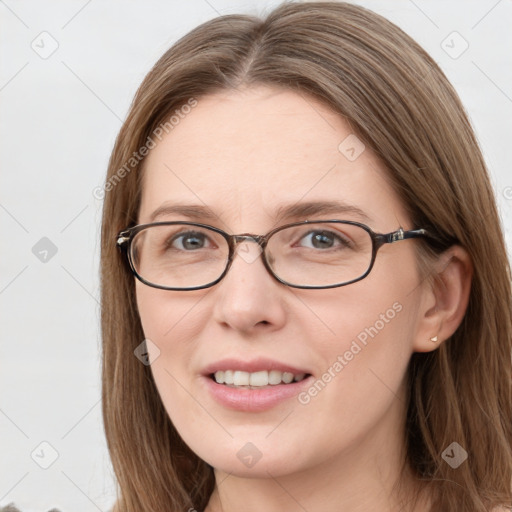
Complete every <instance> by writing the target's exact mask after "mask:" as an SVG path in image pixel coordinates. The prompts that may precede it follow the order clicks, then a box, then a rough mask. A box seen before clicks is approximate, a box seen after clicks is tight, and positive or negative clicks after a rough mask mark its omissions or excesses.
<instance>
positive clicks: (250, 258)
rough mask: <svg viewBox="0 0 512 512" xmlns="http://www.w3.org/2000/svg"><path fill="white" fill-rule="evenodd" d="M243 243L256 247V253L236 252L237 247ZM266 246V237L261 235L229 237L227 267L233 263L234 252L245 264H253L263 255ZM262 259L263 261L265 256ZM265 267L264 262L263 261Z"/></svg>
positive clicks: (248, 234) (248, 251) (247, 251)
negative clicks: (251, 243) (252, 244)
mask: <svg viewBox="0 0 512 512" xmlns="http://www.w3.org/2000/svg"><path fill="white" fill-rule="evenodd" d="M244 242H254V243H255V244H257V245H258V250H257V251H250V250H249V249H247V250H245V251H244V250H238V251H237V250H236V249H237V246H238V245H239V244H242V243H244ZM266 244H267V237H266V236H262V235H254V234H252V233H242V234H241V235H231V236H230V237H229V245H230V249H231V250H230V261H229V266H231V263H232V261H233V258H234V256H235V252H236V253H237V254H238V255H239V256H240V257H241V258H242V259H243V260H244V261H245V262H246V263H253V262H254V261H255V260H257V259H258V258H259V257H260V256H262V255H263V254H264V249H265V246H266ZM263 259H264V260H265V256H263ZM264 263H265V266H267V265H266V262H265V261H264Z"/></svg>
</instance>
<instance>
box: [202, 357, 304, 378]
mask: <svg viewBox="0 0 512 512" xmlns="http://www.w3.org/2000/svg"><path fill="white" fill-rule="evenodd" d="M226 370H239V371H243V372H249V373H254V372H259V371H263V370H269V371H270V370H276V371H279V372H288V373H293V374H294V375H299V374H301V373H306V374H309V373H310V372H308V371H307V370H305V369H301V368H297V367H294V366H291V365H289V364H286V363H281V362H280V361H275V360H273V359H266V358H258V359H252V360H250V361H242V360H241V359H234V358H228V359H222V360H220V361H216V362H214V363H211V364H209V365H208V366H205V367H204V368H203V371H202V373H203V375H212V374H213V373H215V372H218V371H226Z"/></svg>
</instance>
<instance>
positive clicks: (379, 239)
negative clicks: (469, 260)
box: [116, 219, 432, 291]
mask: <svg viewBox="0 0 512 512" xmlns="http://www.w3.org/2000/svg"><path fill="white" fill-rule="evenodd" d="M333 223H334V224H349V225H352V226H358V227H360V228H362V229H364V230H365V231H366V232H367V233H368V234H369V235H370V238H371V240H372V259H371V262H370V265H369V266H368V269H367V270H366V272H365V273H364V274H363V275H362V276H360V277H358V278H356V279H352V280H351V281H347V282H345V283H340V284H333V285H322V286H311V285H296V284H292V283H288V282H287V281H285V280H284V279H281V278H280V277H279V276H277V275H276V274H275V273H274V271H273V270H272V268H271V267H270V265H269V263H268V261H267V255H266V253H265V248H266V246H267V244H268V241H269V239H270V237H272V236H273V235H274V234H275V233H278V232H279V231H282V230H283V229H287V228H291V227H294V226H302V225H307V224H333ZM178 224H179V225H187V226H196V227H200V228H203V229H208V230H211V231H214V232H215V233H218V234H219V235H221V236H222V237H223V238H224V239H225V240H226V241H227V243H228V247H229V254H228V260H227V263H226V268H225V269H224V272H222V274H221V275H220V276H219V277H218V278H217V279H215V280H214V281H212V282H211V283H207V284H205V285H201V286H193V287H189V288H176V287H169V286H162V285H157V284H154V283H151V282H149V281H146V280H145V279H144V278H143V277H142V276H141V275H140V274H139V273H138V272H137V270H136V269H135V265H134V264H133V261H132V255H131V250H130V248H131V243H132V241H133V239H134V237H135V235H136V234H137V233H139V232H140V231H143V230H145V229H147V228H150V227H152V226H172V225H178ZM422 237H428V238H432V236H431V235H430V234H429V232H428V231H427V230H426V229H411V230H409V231H404V230H403V229H402V228H399V229H397V230H396V231H392V232H390V233H376V232H374V231H373V230H372V229H371V228H370V227H368V226H367V225H366V224H362V223H360V222H355V221H350V220H337V219H335V220H304V221H300V222H292V223H291V224H285V225H283V226H279V227H277V228H275V229H273V230H272V231H269V232H268V233H267V234H266V235H254V234H252V233H242V234H240V235H230V234H228V233H226V232H225V231H223V230H222V229H219V228H216V227H214V226H210V225H208V224H201V223H198V222H188V221H166V222H151V223H149V224H138V225H136V226H133V227H131V228H127V229H124V230H122V231H120V232H119V234H118V235H117V241H116V245H117V247H118V248H119V249H120V250H121V251H122V252H123V253H124V254H125V256H126V257H127V259H128V263H129V265H130V269H131V271H132V273H133V274H134V275H135V277H136V278H137V279H138V280H139V281H141V282H142V283H144V284H146V285H147V286H151V287H152V288H158V289H161V290H174V291H192V290H202V289H204V288H210V287H211V286H214V285H216V284H217V283H218V282H220V281H221V280H222V279H223V278H224V277H225V276H226V274H227V273H228V271H229V268H230V267H231V264H232V262H233V258H234V256H235V250H236V246H237V245H238V244H239V243H241V242H244V241H247V240H252V241H253V242H255V243H257V244H258V245H259V246H260V247H261V255H260V256H261V258H262V260H263V264H264V265H265V268H266V269H267V271H268V272H269V274H270V275H271V276H272V277H273V278H274V279H276V280H277V281H279V282H280V283H282V284H284V285H286V286H290V287H291V288H301V289H312V290H322V289H326V288H339V287H341V286H347V285H348V284H352V283H355V282H357V281H361V280H362V279H364V278H365V277H366V276H368V274H369V273H370V272H371V270H372V268H373V265H374V263H375V258H376V257H377V251H378V250H379V249H380V248H381V247H382V246H383V245H385V244H392V243H395V242H399V241H400V240H408V239H412V238H422Z"/></svg>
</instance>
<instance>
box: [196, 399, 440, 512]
mask: <svg viewBox="0 0 512 512" xmlns="http://www.w3.org/2000/svg"><path fill="white" fill-rule="evenodd" d="M397 402H398V401H397ZM404 423H405V422H404V418H403V415H401V414H390V415H389V416H388V418H386V419H384V421H383V422H381V423H379V424H378V425H377V426H376V427H375V428H374V429H372V430H371V431H368V432H366V434H365V436H364V438H361V439H359V440H358V441H357V443H354V445H353V446H351V447H349V448H347V449H346V450H344V451H343V452H342V453H336V454H333V455H332V457H331V458H330V459H328V460H324V461H323V462H322V464H321V465H319V466H313V467H309V468H308V469H307V470H302V471H298V472H295V473H292V474H286V475H274V474H272V471H271V468H269V469H265V470H263V469H260V474H259V475H258V477H255V478H245V477H238V476H235V475H233V474H228V473H226V472H223V471H220V470H215V479H216V486H215V490H214V492H213V493H212V496H211V498H210V502H209V504H208V507H207V508H206V510H205V512H235V511H236V512H238V511H240V510H244V512H256V511H257V512H261V511H262V510H264V511H265V512H282V511H283V510H286V511H287V512H304V511H305V510H307V511H308V512H316V511H322V512H339V511H340V510H343V512H363V511H365V512H366V511H368V510H378V511H379V512H399V511H402V512H412V511H414V512H428V511H429V510H430V506H429V500H428V498H426V497H424V496H421V493H420V490H421V488H420V487H419V484H418V483H417V481H416V480H415V479H414V477H413V475H412V472H411V471H410V469H409V468H408V466H407V465H405V466H404V465H403V460H404V448H403V439H404V436H405V432H404V430H403V425H404ZM390 432H395V433H396V434H397V435H395V436H391V437H390V435H389V433H390ZM417 494H419V497H418V500H417V502H415V499H414V498H415V497H416V495H417Z"/></svg>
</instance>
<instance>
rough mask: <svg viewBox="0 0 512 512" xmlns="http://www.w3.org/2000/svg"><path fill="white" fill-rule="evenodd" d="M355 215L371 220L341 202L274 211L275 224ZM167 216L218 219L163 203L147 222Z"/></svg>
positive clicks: (202, 210) (195, 207)
mask: <svg viewBox="0 0 512 512" xmlns="http://www.w3.org/2000/svg"><path fill="white" fill-rule="evenodd" d="M340 214H342V215H345V214H349V215H355V216H356V217H359V218H360V219H361V220H364V221H366V222H370V221H371V220H372V219H371V218H370V217H369V216H368V215H367V214H366V213H365V212H364V211H363V210H361V208H359V207H357V206H355V205H351V204H347V203H344V202H343V201H308V202H302V203H296V204H292V205H286V206H285V205H283V206H280V207H279V208H278V209H277V211H276V222H278V223H279V222H283V221H291V220H294V219H303V218H308V217H313V216H317V215H340ZM169 215H181V216H183V217H187V218H188V219H190V220H196V221H198V220H201V221H204V220H209V221H211V220H215V219H217V220H218V219H219V216H218V215H216V214H215V213H214V212H213V211H212V210H211V209H210V208H208V207H206V206H201V205H193V204H173V203H167V202H166V203H163V204H162V205H161V206H159V207H158V208H157V209H156V210H155V211H154V212H153V213H152V214H151V215H150V217H149V222H155V221H156V220H157V219H158V218H161V217H165V216H169Z"/></svg>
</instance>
